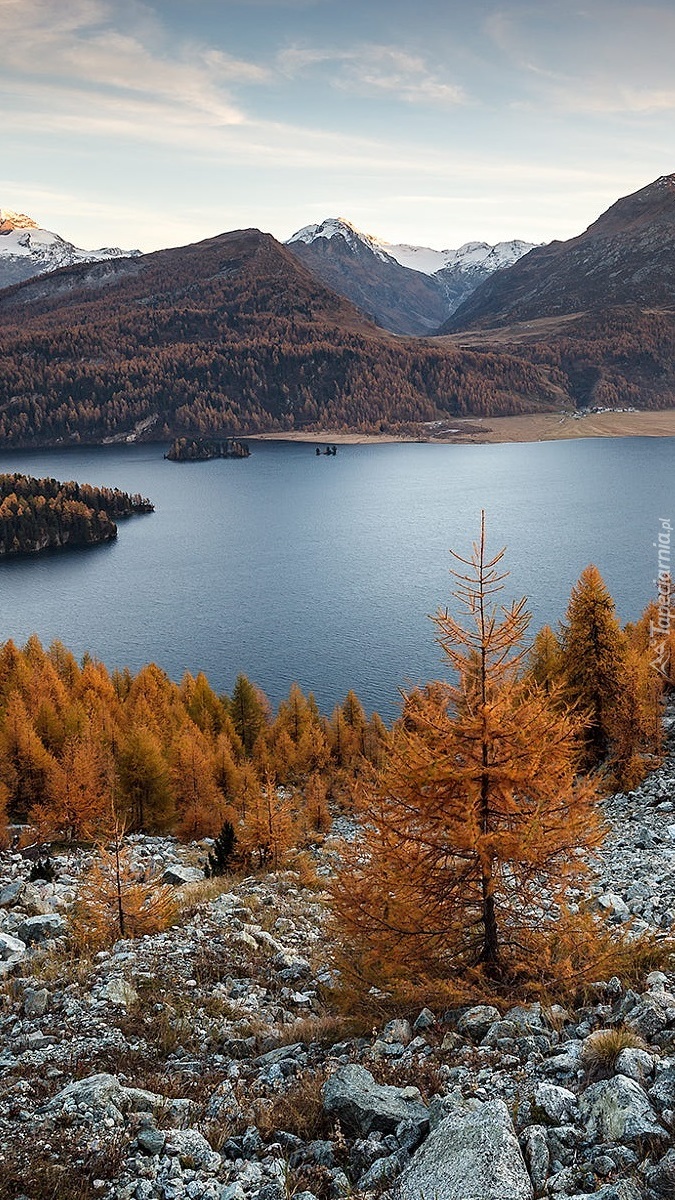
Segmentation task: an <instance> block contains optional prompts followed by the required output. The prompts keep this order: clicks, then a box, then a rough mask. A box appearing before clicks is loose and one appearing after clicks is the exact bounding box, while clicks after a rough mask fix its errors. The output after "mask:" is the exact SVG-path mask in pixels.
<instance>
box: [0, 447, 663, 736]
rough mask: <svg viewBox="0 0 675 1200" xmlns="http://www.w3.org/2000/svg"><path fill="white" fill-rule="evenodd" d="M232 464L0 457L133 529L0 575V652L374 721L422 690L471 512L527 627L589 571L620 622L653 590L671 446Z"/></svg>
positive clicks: (124, 457) (1, 569)
mask: <svg viewBox="0 0 675 1200" xmlns="http://www.w3.org/2000/svg"><path fill="white" fill-rule="evenodd" d="M250 444H251V450H252V454H251V457H250V458H249V459H248V460H245V461H241V462H239V461H222V460H217V461H213V462H207V463H196V464H187V463H169V462H165V461H164V459H163V457H162V455H163V449H164V448H163V447H160V446H128V447H127V446H124V447H119V446H116V447H106V448H100V449H99V448H95V449H92V448H87V449H78V450H68V451H36V452H27V451H24V452H21V453H18V452H14V453H11V454H8V453H4V454H0V471H2V472H5V471H23V472H25V473H27V474H32V475H40V476H42V475H50V476H54V477H55V478H57V479H62V480H66V479H77V480H78V481H80V482H87V483H92V484H97V485H107V486H110V487H114V486H117V487H120V488H122V489H123V490H125V491H129V492H135V491H140V492H142V493H143V494H144V495H147V496H149V497H150V499H151V500H152V501H153V503H154V504H155V505H156V512H155V513H154V514H152V515H151V516H145V517H137V518H134V519H132V520H130V521H126V522H120V523H119V537H118V540H117V542H116V543H115V544H113V545H108V546H102V547H97V548H95V549H91V550H82V551H71V552H67V553H63V554H58V555H56V554H55V555H50V556H48V557H42V558H39V559H36V560H31V559H22V560H18V561H13V562H5V563H3V564H2V565H0V588H1V592H0V595H1V596H2V610H1V611H2V623H1V626H0V639H2V640H4V639H6V638H9V637H12V638H14V640H15V641H17V642H19V643H22V642H24V641H25V640H26V638H27V637H28V636H29V635H30V634H31V633H33V632H36V633H37V634H38V635H39V637H40V638H41V639H42V640H43V641H44V642H45V643H49V642H50V641H51V640H52V639H54V638H59V639H60V640H61V641H62V642H64V643H65V644H66V645H67V646H68V647H69V648H70V649H72V650H73V652H74V653H75V654H76V655H77V656H78V657H79V656H81V655H82V654H84V653H85V651H89V652H90V653H91V654H93V655H94V656H95V657H97V658H99V659H101V660H103V662H105V663H106V664H107V665H108V667H110V668H113V667H123V666H129V667H131V668H132V670H137V669H138V668H139V667H141V666H142V665H143V664H144V663H146V662H148V661H150V660H154V661H155V662H157V663H159V664H160V666H162V667H163V668H164V669H165V670H166V671H167V672H168V673H169V674H170V675H171V677H172V678H174V679H176V680H179V679H180V677H181V675H182V674H183V672H184V671H185V670H189V671H191V672H192V673H193V674H194V673H196V672H197V671H200V670H203V671H205V672H206V674H207V676H208V677H209V679H210V681H211V683H212V684H213V686H214V687H215V688H216V689H217V690H219V691H228V690H230V689H231V687H232V684H233V682H234V679H235V677H236V675H237V673H238V672H239V671H243V672H245V673H246V674H247V675H248V676H249V677H250V678H251V679H253V680H254V681H255V682H256V683H258V684H259V685H260V686H261V687H262V688H263V689H264V690H265V691H266V692H267V694H268V695H269V697H270V699H271V700H272V701H273V702H274V703H275V704H276V703H277V702H278V701H279V700H280V699H281V698H282V697H283V696H284V695H285V694H286V693H287V691H288V687H289V685H290V684H291V682H292V681H293V680H297V682H298V683H299V684H300V686H301V687H302V688H303V689H304V690H307V691H308V690H313V691H314V693H315V695H316V697H317V700H318V701H319V704H320V706H321V708H322V709H323V710H324V711H329V710H330V709H331V708H332V706H333V705H334V704H335V703H336V702H337V701H338V700H339V699H341V698H342V697H343V696H344V694H345V692H346V691H347V690H348V689H349V688H350V687H353V688H354V689H355V690H356V692H357V693H358V695H359V696H360V697H361V699H362V701H363V703H364V704H365V705H366V707H367V708H369V709H370V708H377V709H378V710H379V711H380V712H381V713H382V714H383V715H384V716H385V717H388V718H389V717H391V716H392V715H393V714H394V712H396V711H397V709H398V701H399V693H398V689H399V688H400V687H406V686H409V685H410V684H414V683H418V682H424V681H425V680H427V679H432V678H438V677H439V676H440V675H442V674H443V663H442V656H441V654H440V651H439V649H438V647H437V646H436V645H435V642H434V629H433V626H432V624H431V622H430V621H429V619H428V616H427V614H429V613H432V612H435V611H436V610H437V608H438V607H439V606H445V605H446V604H452V601H451V590H452V582H451V579H450V576H449V569H450V566H451V560H450V555H449V554H448V550H449V548H450V547H452V548H454V549H456V550H458V551H459V552H461V553H465V552H467V551H468V550H469V548H470V543H471V540H472V538H473V537H475V536H476V534H477V531H478V523H479V514H480V510H481V508H484V509H485V510H486V513H487V522H488V540H489V548H490V549H493V550H497V549H499V548H501V547H502V546H503V545H506V546H507V559H506V562H507V565H508V567H509V568H510V571H511V576H510V579H509V581H508V582H507V588H506V590H505V592H504V599H505V601H507V600H509V599H513V598H519V597H520V596H522V595H527V596H528V598H529V605H530V609H531V611H532V613H533V626H532V628H533V629H535V628H536V627H538V626H539V625H540V624H542V623H543V622H545V621H549V622H551V623H554V622H556V621H557V620H558V619H559V618H560V617H561V616H562V614H563V612H564V609H565V606H566V603H567V600H568V597H569V592H570V589H571V587H572V585H573V584H574V582H575V581H576V579H577V578H578V577H579V574H580V573H581V571H582V569H583V568H584V567H585V566H586V564H587V563H589V562H595V563H596V564H597V566H598V567H599V568H600V570H601V572H602V574H603V576H604V578H605V580H606V582H607V584H608V586H609V588H610V590H611V592H612V594H613V596H614V598H615V600H616V602H617V606H618V609H619V613H620V616H621V617H622V619H624V620H629V619H633V618H635V617H637V616H638V614H639V613H640V611H641V610H642V609H643V607H644V606H645V604H646V602H647V601H648V600H649V599H650V598H651V596H652V594H653V592H654V585H653V583H652V580H653V578H654V575H655V565H656V564H655V560H656V551H655V550H654V549H653V545H652V544H653V542H654V541H655V540H656V537H657V534H658V519H659V517H674V516H675V498H674V496H673V470H674V468H675V438H664V439H656V438H630V439H616V440H612V439H605V440H601V439H595V440H588V441H571V442H547V443H532V444H526V445H522V444H521V445H499V446H434V445H417V444H408V445H382V446H345V447H340V448H339V450H338V454H337V456H336V457H334V458H333V457H331V458H326V457H323V456H321V457H318V456H317V455H316V454H315V452H314V448H313V447H311V446H308V445H304V444H292V443H282V442H262V443H257V442H251V443H250Z"/></svg>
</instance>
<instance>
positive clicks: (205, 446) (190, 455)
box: [164, 437, 251, 462]
mask: <svg viewBox="0 0 675 1200" xmlns="http://www.w3.org/2000/svg"><path fill="white" fill-rule="evenodd" d="M250 453H251V451H250V450H249V448H248V446H247V445H246V443H245V442H237V441H235V439H234V438H225V439H224V440H223V441H215V442H212V441H208V440H207V439H206V438H184V437H183V438H176V439H175V441H174V442H172V444H171V446H170V447H169V449H168V451H167V453H166V454H165V455H164V457H165V458H168V460H169V462H207V461H208V460H209V459H211V458H248V457H249V455H250Z"/></svg>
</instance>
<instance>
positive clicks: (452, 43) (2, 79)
mask: <svg viewBox="0 0 675 1200" xmlns="http://www.w3.org/2000/svg"><path fill="white" fill-rule="evenodd" d="M674 46H675V6H673V3H672V0H655V2H654V3H639V2H638V3H630V4H628V3H624V0H586V2H584V0H580V2H579V3H564V2H562V0H543V2H541V0H540V2H539V3H517V2H515V0H505V2H502V3H500V2H499V0H495V2H491V0H445V2H444V3H443V2H441V0H360V2H357V0H342V2H341V3H339V4H338V3H333V2H332V0H239V2H238V0H189V3H178V0H147V2H143V3H141V2H139V0H0V105H1V111H2V125H1V133H0V139H1V140H0V145H1V147H2V154H1V157H0V207H6V208H18V209H21V210H23V211H26V212H28V213H30V214H31V215H32V216H34V217H35V218H36V219H37V220H38V221H39V222H40V223H41V224H42V225H44V226H46V227H47V228H49V229H54V230H56V231H57V232H59V233H62V234H63V235H64V236H66V237H68V238H69V239H71V240H73V241H75V242H76V243H77V244H79V245H83V246H87V247H94V246H100V245H104V244H107V245H111V244H118V245H122V246H124V247H127V248H131V247H135V246H137V247H139V248H140V249H142V250H151V249H156V248H159V247H161V246H166V245H179V244H183V243H185V242H188V241H195V240H198V239H199V238H202V237H209V236H212V235H213V234H216V233H221V232H223V231H225V230H229V229H235V228H241V227H243V226H249V225H255V226H258V227H259V228H262V229H265V230H268V231H269V232H271V233H273V234H275V236H277V237H279V238H282V239H283V238H286V237H288V236H289V235H290V234H291V233H293V232H294V231H295V230H296V229H297V228H299V227H300V226H302V225H306V224H309V223H311V222H315V221H320V220H322V219H323V218H324V217H327V216H344V217H347V218H348V219H349V220H351V221H352V222H353V223H354V224H356V225H357V226H359V227H360V228H362V229H364V230H366V231H367V232H371V233H375V234H377V235H379V236H381V237H384V238H386V239H388V240H390V241H408V242H413V243H417V244H422V245H431V246H435V247H437V248H445V247H454V246H458V245H460V244H461V243H462V242H464V241H468V240H473V239H480V240H486V241H497V240H500V239H504V238H511V237H521V238H526V239H528V240H531V241H543V240H550V239H551V238H554V237H561V238H564V237H569V236H572V235H574V234H575V233H578V232H581V230H582V229H583V228H585V227H586V226H587V225H588V224H589V223H590V221H592V220H594V219H595V217H596V216H597V215H598V214H599V213H600V212H601V211H602V210H603V209H604V208H606V207H607V206H608V205H609V204H610V203H612V202H613V201H614V200H615V199H617V198H618V197H619V196H620V195H625V194H626V193H628V192H631V191H634V190H636V189H637V188H639V187H641V186H643V185H644V184H646V183H648V182H650V181H651V180H652V179H654V178H656V177H657V176H659V175H662V174H666V173H670V172H671V171H672V170H675V153H674V147H673V129H674V128H675V125H674V121H673V118H674V116H675V68H674V67H673V63H672V55H673V47H674Z"/></svg>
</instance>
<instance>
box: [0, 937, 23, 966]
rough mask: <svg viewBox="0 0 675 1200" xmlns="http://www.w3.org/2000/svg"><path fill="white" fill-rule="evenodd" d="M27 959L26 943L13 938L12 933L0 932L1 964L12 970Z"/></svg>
mask: <svg viewBox="0 0 675 1200" xmlns="http://www.w3.org/2000/svg"><path fill="white" fill-rule="evenodd" d="M25 957H26V943H25V942H22V941H19V938H15V937H12V935H11V933H2V932H0V963H2V964H3V965H4V966H6V967H7V968H10V967H13V966H14V965H15V963H20V962H21V960H22V959H23V958H25Z"/></svg>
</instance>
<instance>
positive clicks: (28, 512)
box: [0, 474, 153, 557]
mask: <svg viewBox="0 0 675 1200" xmlns="http://www.w3.org/2000/svg"><path fill="white" fill-rule="evenodd" d="M152 511H153V506H152V504H151V503H150V501H149V500H146V499H145V498H144V497H143V496H140V495H138V494H136V495H133V496H130V495H128V494H127V493H126V492H121V491H119V489H117V488H96V487H91V486H90V485H89V484H86V483H75V482H73V481H71V482H69V483H60V482H59V481H58V480H56V479H33V478H31V476H29V475H18V474H14V475H0V557H3V556H9V555H14V554H36V553H40V552H41V551H43V550H61V549H64V548H66V547H71V548H72V547H75V546H95V545H98V544H99V543H101V542H108V541H111V540H112V539H114V538H116V537H117V526H116V524H115V520H114V518H117V519H118V520H119V519H120V518H126V517H131V516H133V515H134V514H137V513H150V512H152Z"/></svg>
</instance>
